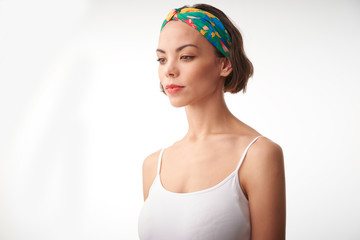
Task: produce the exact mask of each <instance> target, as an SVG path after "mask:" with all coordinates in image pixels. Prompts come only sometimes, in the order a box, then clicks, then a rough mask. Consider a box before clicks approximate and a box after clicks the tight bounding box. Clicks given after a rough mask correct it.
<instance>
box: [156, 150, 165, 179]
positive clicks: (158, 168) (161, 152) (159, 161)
mask: <svg viewBox="0 0 360 240" xmlns="http://www.w3.org/2000/svg"><path fill="white" fill-rule="evenodd" d="M164 150H165V148H162V149H161V151H160V154H159V159H158V166H157V174H159V172H160V166H161V158H162V155H163V152H164Z"/></svg>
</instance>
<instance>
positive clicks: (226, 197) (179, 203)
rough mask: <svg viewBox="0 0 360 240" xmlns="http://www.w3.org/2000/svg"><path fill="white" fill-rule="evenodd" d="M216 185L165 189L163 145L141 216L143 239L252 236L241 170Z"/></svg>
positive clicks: (239, 238) (245, 238)
mask: <svg viewBox="0 0 360 240" xmlns="http://www.w3.org/2000/svg"><path fill="white" fill-rule="evenodd" d="M259 137H261V136H258V137H256V138H255V139H254V140H253V141H252V142H251V143H250V144H249V145H248V146H247V147H246V149H245V151H244V153H243V155H242V157H241V159H240V161H239V163H238V165H237V167H236V169H235V171H233V172H232V173H231V174H230V175H229V176H227V177H226V178H225V179H224V180H223V181H221V182H220V183H218V184H216V185H215V186H213V187H210V188H207V189H204V190H200V191H196V192H190V193H175V192H171V191H168V190H166V189H165V188H164V187H163V186H162V183H161V179H160V174H159V172H160V166H161V157H162V154H163V152H164V148H163V149H161V152H160V154H159V160H158V167H157V175H156V177H155V179H154V182H153V183H152V185H151V187H150V189H149V195H148V197H147V199H146V200H145V202H144V204H143V206H142V208H141V211H140V214H139V219H138V234H139V237H140V240H190V239H191V240H192V239H194V240H195V239H196V240H220V239H221V240H250V233H251V231H250V230H251V226H250V212H249V203H248V200H247V199H246V197H245V195H244V193H243V192H242V189H241V188H240V183H239V175H238V170H239V168H240V166H241V163H242V162H243V160H244V158H245V155H246V153H247V151H248V149H249V147H250V146H251V144H253V143H254V142H255V141H256V140H257V139H258V138H259Z"/></svg>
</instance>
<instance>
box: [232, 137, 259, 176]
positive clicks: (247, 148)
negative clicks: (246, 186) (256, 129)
mask: <svg viewBox="0 0 360 240" xmlns="http://www.w3.org/2000/svg"><path fill="white" fill-rule="evenodd" d="M259 137H263V136H257V137H256V138H255V139H254V140H252V141H251V143H249V145H248V146H247V147H246V149H245V151H244V153H243V155H242V157H241V159H240V161H239V163H238V165H237V167H236V172H237V171H239V168H240V166H241V163H242V162H243V161H244V158H245V156H246V153H247V151H248V150H249V148H250V146H251V145H252V144H253V143H254V142H255V141H256V140H257V139H258V138H259Z"/></svg>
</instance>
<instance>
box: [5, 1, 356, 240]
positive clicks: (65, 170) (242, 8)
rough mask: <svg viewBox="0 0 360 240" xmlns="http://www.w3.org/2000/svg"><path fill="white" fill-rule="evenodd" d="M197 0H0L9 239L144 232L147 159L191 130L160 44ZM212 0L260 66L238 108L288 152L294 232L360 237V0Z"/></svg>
mask: <svg viewBox="0 0 360 240" xmlns="http://www.w3.org/2000/svg"><path fill="white" fill-rule="evenodd" d="M187 3H196V2H192V1H190V2H184V1H165V0H161V1H160V0H159V1H144V0H143V1H136V0H134V1H131V2H129V3H124V2H121V1H107V0H106V1H103V0H92V1H86V0H77V1H74V0H72V1H71V0H62V1H46V0H41V1H40V0H33V1H10V0H2V1H0V114H1V115H0V239H2V240H30V239H36V240H55V239H67V240H72V239H74V240H75V239H76V240H78V239H87V240H91V239H126V240H128V239H137V238H138V235H137V219H138V214H139V212H140V209H141V206H142V204H143V195H142V194H143V193H142V172H141V171H142V161H143V160H144V158H145V157H146V156H147V155H149V154H150V153H152V152H155V151H157V150H158V149H160V148H162V147H165V146H167V145H169V144H171V143H172V142H174V141H175V140H177V139H179V138H181V137H182V136H183V135H184V134H185V132H186V130H187V122H186V116H185V112H184V109H183V108H173V107H172V106H171V105H170V103H169V101H168V99H167V97H166V96H165V95H164V94H162V93H161V92H160V89H159V79H158V76H157V66H158V63H157V62H156V54H155V49H156V47H157V40H158V35H159V31H160V26H161V23H162V21H163V20H164V18H165V17H166V16H167V14H168V12H169V11H170V9H172V8H174V7H181V6H182V5H184V4H187ZM207 3H209V4H213V5H214V6H216V7H218V8H220V9H222V10H223V11H224V12H225V13H226V14H227V15H228V16H229V17H230V18H231V19H232V20H233V21H234V22H235V24H236V25H237V26H238V27H239V28H240V30H241V32H242V34H243V38H244V44H245V51H246V53H247V55H248V57H249V58H250V60H251V61H252V62H253V64H254V67H255V74H254V77H253V78H252V79H250V81H249V84H248V87H247V92H246V93H245V94H242V93H239V94H236V95H231V94H228V93H227V94H226V100H227V103H228V106H229V108H230V110H231V111H232V112H233V113H234V115H236V116H237V117H238V118H239V119H240V120H242V121H244V122H245V123H247V124H249V125H250V126H252V127H253V128H255V129H256V130H257V131H259V132H260V133H262V135H264V136H266V137H268V138H270V139H272V140H273V141H274V142H276V143H278V144H279V145H280V146H281V147H282V149H283V152H284V157H285V171H286V191H287V238H288V239H292V240H303V239H314V240H317V239H327V240H331V239H334V240H335V239H349V240H350V239H353V240H355V239H360V230H359V229H360V228H359V223H360V205H359V202H360V191H359V189H360V188H359V183H360V174H359V173H360V163H359V160H360V152H359V136H360V127H359V122H360V108H359V105H360V94H359V90H360V89H359V80H360V77H359V76H360V75H359V73H360V70H359V69H360V68H359V65H360V57H359V56H360V47H359V46H360V44H359V43H360V26H359V25H360V24H359V23H360V2H359V1H355V0H354V1H341V0H338V1H325V0H319V1H310V0H306V1H300V0H299V1H285V0H283V1H265V0H264V1H250V0H249V1H220V0H212V1H207ZM174 126H175V127H174Z"/></svg>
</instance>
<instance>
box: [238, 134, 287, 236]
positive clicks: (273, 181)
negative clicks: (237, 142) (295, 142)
mask: <svg viewBox="0 0 360 240" xmlns="http://www.w3.org/2000/svg"><path fill="white" fill-rule="evenodd" d="M257 141H258V144H254V148H253V149H249V152H248V159H247V161H246V167H247V170H246V175H247V176H246V182H245V183H246V185H244V187H245V189H246V193H247V196H248V199H249V207H250V217H251V235H252V238H251V239H252V240H282V239H285V227H286V196H285V171H284V157H283V152H282V149H281V147H280V146H279V145H278V144H276V143H274V142H272V141H271V140H269V139H266V138H262V139H261V138H260V139H258V140H257ZM255 146H256V147H255ZM250 150H251V151H250Z"/></svg>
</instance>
